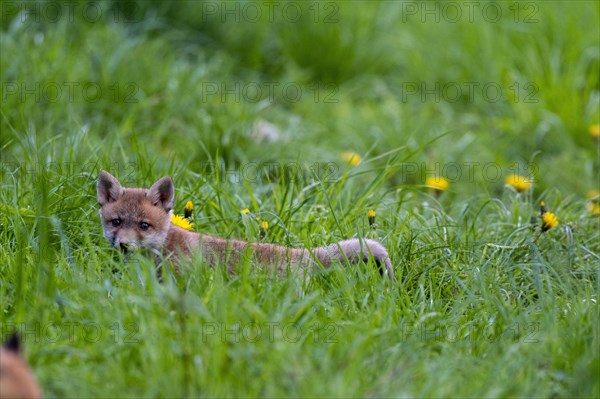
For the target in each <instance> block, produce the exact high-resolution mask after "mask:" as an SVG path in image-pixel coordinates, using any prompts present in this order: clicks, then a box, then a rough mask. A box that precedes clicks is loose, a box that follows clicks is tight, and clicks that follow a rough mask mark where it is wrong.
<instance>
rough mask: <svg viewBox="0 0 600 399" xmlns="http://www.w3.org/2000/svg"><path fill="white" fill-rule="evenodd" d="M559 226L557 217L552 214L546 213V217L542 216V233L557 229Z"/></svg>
mask: <svg viewBox="0 0 600 399" xmlns="http://www.w3.org/2000/svg"><path fill="white" fill-rule="evenodd" d="M557 224H558V219H557V218H556V215H555V214H553V213H552V212H545V213H544V216H542V231H548V230H550V229H551V228H553V227H556V225H557Z"/></svg>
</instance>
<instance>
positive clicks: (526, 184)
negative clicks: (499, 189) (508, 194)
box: [504, 175, 531, 192]
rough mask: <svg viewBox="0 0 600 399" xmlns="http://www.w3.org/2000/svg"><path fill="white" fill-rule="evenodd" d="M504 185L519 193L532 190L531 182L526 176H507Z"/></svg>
mask: <svg viewBox="0 0 600 399" xmlns="http://www.w3.org/2000/svg"><path fill="white" fill-rule="evenodd" d="M504 183H506V185H507V186H510V187H512V188H514V189H515V190H517V191H518V192H522V191H525V190H529V189H530V188H531V181H530V180H527V178H526V177H525V176H520V175H510V176H507V177H506V179H505V180H504Z"/></svg>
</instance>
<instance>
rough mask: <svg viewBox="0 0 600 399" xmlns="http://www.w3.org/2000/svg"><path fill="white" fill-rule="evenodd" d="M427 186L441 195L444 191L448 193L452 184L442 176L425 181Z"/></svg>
mask: <svg viewBox="0 0 600 399" xmlns="http://www.w3.org/2000/svg"><path fill="white" fill-rule="evenodd" d="M425 185H426V186H427V187H429V188H431V189H433V190H434V191H435V192H437V193H440V192H442V191H446V190H447V189H448V187H449V186H450V183H449V182H448V180H446V179H445V178H443V177H441V176H435V177H428V178H427V179H425Z"/></svg>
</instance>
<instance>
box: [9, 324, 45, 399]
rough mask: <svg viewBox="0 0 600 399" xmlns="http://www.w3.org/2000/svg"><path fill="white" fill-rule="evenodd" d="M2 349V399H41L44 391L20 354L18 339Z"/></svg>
mask: <svg viewBox="0 0 600 399" xmlns="http://www.w3.org/2000/svg"><path fill="white" fill-rule="evenodd" d="M9 342H10V345H6V344H5V345H4V346H2V347H1V348H0V398H2V399H39V398H41V397H42V391H41V390H40V387H39V386H38V384H37V382H36V381H35V377H34V376H33V373H32V372H31V370H29V368H28V367H27V365H26V364H25V360H24V359H23V358H22V357H21V354H20V353H19V341H18V337H16V336H13V337H11V338H10V340H9Z"/></svg>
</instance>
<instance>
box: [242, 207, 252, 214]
mask: <svg viewBox="0 0 600 399" xmlns="http://www.w3.org/2000/svg"><path fill="white" fill-rule="evenodd" d="M241 212H242V213H243V214H244V215H247V214H249V213H250V209H248V208H245V209H242V210H241Z"/></svg>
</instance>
